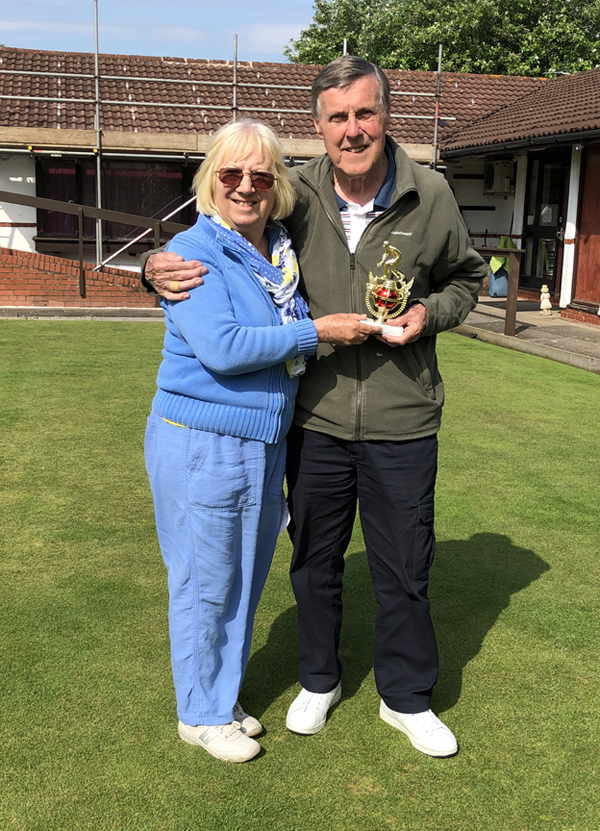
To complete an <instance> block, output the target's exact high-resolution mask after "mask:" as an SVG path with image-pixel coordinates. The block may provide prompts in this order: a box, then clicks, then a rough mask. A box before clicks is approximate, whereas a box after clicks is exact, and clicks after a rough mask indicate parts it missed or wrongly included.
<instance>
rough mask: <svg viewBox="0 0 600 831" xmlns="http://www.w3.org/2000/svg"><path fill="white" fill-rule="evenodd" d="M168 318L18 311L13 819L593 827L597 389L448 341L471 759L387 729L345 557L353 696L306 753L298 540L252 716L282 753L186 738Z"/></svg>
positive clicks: (446, 610) (451, 483) (8, 591)
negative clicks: (170, 542)
mask: <svg viewBox="0 0 600 831" xmlns="http://www.w3.org/2000/svg"><path fill="white" fill-rule="evenodd" d="M161 341H162V324H160V323H131V324H129V323H108V322H106V323H104V322H40V321H0V349H1V353H0V354H1V355H2V364H1V366H0V401H1V402H2V403H1V405H0V424H1V432H0V470H1V474H2V475H1V480H0V539H1V550H2V556H1V570H2V574H1V582H0V592H1V594H0V597H1V608H0V615H1V622H0V627H1V628H0V632H1V633H2V634H1V640H0V650H1V665H2V673H1V675H0V679H1V680H0V685H1V686H0V708H1V711H2V712H1V724H2V727H1V762H0V770H1V773H0V794H1V796H0V828H2V829H6V831H13V829H23V831H65V830H68V829H88V828H89V829H94V831H105V829H115V831H129V829H132V830H133V829H136V831H137V830H138V829H140V830H141V829H144V830H145V829H150V830H151V831H154V829H155V830H156V831H188V829H189V831H192V829H193V830H194V831H196V829H199V830H200V831H213V829H214V831H234V829H235V831H238V829H239V831H263V830H264V831H313V829H314V831H321V829H323V831H347V830H348V831H405V830H406V831H429V829H431V831H463V830H464V831H534V830H535V831H537V829H561V831H562V829H570V830H571V831H588V830H589V831H592V829H599V828H600V820H599V819H598V816H599V815H600V799H599V796H600V793H599V792H600V786H599V777H600V765H599V763H598V712H599V709H600V708H599V704H600V700H599V699H600V695H599V688H600V672H599V669H598V666H599V660H598V654H599V648H600V644H599V636H598V628H599V627H598V620H599V614H598V612H599V609H598V607H599V605H600V604H599V569H598V554H599V552H600V521H599V505H600V475H599V471H600V430H599V429H598V416H599V411H600V406H599V405H600V377H598V376H596V375H592V374H590V373H585V372H583V371H580V370H576V369H572V368H570V367H566V366H563V365H560V364H557V363H552V362H549V361H544V360H542V359H538V358H534V357H531V356H528V355H522V354H520V353H517V352H512V351H509V350H503V349H500V348H497V347H493V346H489V345H486V344H482V343H478V342H476V341H472V340H468V339H465V338H461V337H459V336H457V335H444V336H442V337H441V338H440V343H439V353H440V362H441V369H442V374H443V375H444V377H445V380H446V392H447V396H448V401H447V405H446V408H445V417H444V427H443V430H442V433H441V458H440V474H439V484H438V498H437V534H438V552H437V556H436V562H435V565H434V568H433V571H432V586H431V595H432V600H433V611H434V618H435V623H436V629H437V632H438V637H439V643H440V653H441V662H442V673H441V678H440V681H439V684H438V686H437V688H436V693H435V699H434V707H435V709H436V710H437V711H438V712H439V713H441V714H442V717H443V718H444V720H446V721H447V723H448V724H449V726H450V727H452V728H453V730H454V731H455V732H456V734H457V736H458V738H459V742H460V746H461V750H460V753H459V755H458V756H457V757H455V758H454V759H449V760H436V759H431V758H429V757H426V756H424V755H422V754H420V753H418V752H417V751H415V750H414V749H413V748H412V747H411V746H410V744H409V743H408V741H407V740H406V739H405V738H404V737H402V736H401V735H400V734H399V733H397V732H396V731H394V730H392V729H391V728H390V727H389V726H387V725H386V724H384V723H383V722H382V721H380V720H379V718H378V703H379V700H378V697H377V693H376V690H375V687H374V683H373V675H372V670H371V649H372V619H373V614H374V611H375V602H374V599H373V595H372V590H371V586H370V581H369V577H368V572H367V566H366V562H365V557H364V549H363V542H362V538H361V535H360V532H359V531H358V529H357V531H356V533H355V536H354V538H353V541H352V545H351V548H350V551H349V555H348V568H347V579H346V585H345V629H344V632H343V643H342V649H341V652H342V660H343V663H344V698H343V700H342V702H341V704H340V705H339V706H338V707H337V708H336V709H335V711H334V712H333V715H332V717H331V719H330V722H329V723H328V725H327V727H326V728H325V729H324V730H323V731H322V732H321V733H319V734H318V735H316V736H314V737H310V738H302V737H299V736H294V735H291V734H290V733H288V732H287V731H286V730H285V726H284V721H285V712H286V709H287V707H288V705H289V702H290V701H291V700H292V698H293V696H294V695H295V694H296V691H297V689H298V687H297V683H296V661H297V656H296V642H295V610H294V604H293V599H292V594H291V590H290V587H289V584H288V578H287V567H288V560H289V555H290V546H289V543H288V541H287V539H286V538H285V537H284V536H282V537H281V538H280V544H279V548H278V551H277V554H276V559H275V564H274V567H273V570H272V572H271V575H270V577H269V580H268V582H267V588H266V590H265V594H264V596H263V600H262V602H261V606H260V609H259V615H258V621H257V626H256V630H255V639H254V651H253V654H252V656H251V659H250V665H249V669H248V673H247V676H246V680H245V684H244V690H243V697H242V701H243V704H244V706H245V707H246V709H248V710H249V712H251V713H253V714H254V715H256V716H258V717H260V718H261V720H262V721H263V723H264V725H265V727H266V734H265V735H264V737H263V738H262V739H261V743H262V745H263V747H264V752H263V754H262V755H261V756H259V757H258V758H257V759H256V760H254V761H253V762H250V763H248V764H245V765H227V764H225V763H222V762H218V761H216V760H214V759H212V758H211V757H209V756H208V755H207V754H206V753H204V752H203V751H202V750H200V749H199V748H194V747H191V746H189V745H187V744H184V743H183V742H181V741H180V740H179V739H178V737H177V729H176V728H177V717H176V713H175V703H174V695H173V690H172V682H171V678H170V668H169V645H168V638H167V621H166V609H167V592H166V574H165V571H164V567H163V565H162V562H161V559H160V554H159V551H158V546H157V542H156V537H155V530H154V523H153V516H152V506H151V500H150V494H149V489H148V485H147V481H146V477H145V472H144V466H143V455H142V441H143V432H144V422H145V417H146V415H147V412H148V409H149V405H150V400H151V397H152V394H153V387H154V378H155V373H156V368H157V365H158V362H159V360H160V344H161Z"/></svg>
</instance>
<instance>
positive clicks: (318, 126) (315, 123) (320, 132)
mask: <svg viewBox="0 0 600 831" xmlns="http://www.w3.org/2000/svg"><path fill="white" fill-rule="evenodd" d="M313 124H314V125H315V130H316V131H317V135H318V136H321V137H322V136H323V130H321V127H320V125H319V122H318V121H317V119H316V118H313Z"/></svg>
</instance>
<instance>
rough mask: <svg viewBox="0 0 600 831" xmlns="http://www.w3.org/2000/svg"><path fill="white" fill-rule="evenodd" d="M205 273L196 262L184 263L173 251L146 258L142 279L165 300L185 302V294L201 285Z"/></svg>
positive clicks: (186, 297) (187, 296)
mask: <svg viewBox="0 0 600 831" xmlns="http://www.w3.org/2000/svg"><path fill="white" fill-rule="evenodd" d="M207 271H208V269H207V268H205V267H204V266H203V265H202V263H200V262H198V260H188V261H186V260H184V259H183V257H180V256H179V254H175V252H174V251H163V252H161V253H159V254H152V255H151V256H150V257H148V259H147V260H146V265H145V268H144V277H145V278H146V280H147V281H148V282H149V283H150V285H151V286H153V287H154V288H155V289H156V291H157V293H158V294H160V296H161V297H164V298H165V299H166V300H187V299H188V298H189V294H187V292H188V291H189V290H190V289H195V288H196V286H201V285H202V283H203V280H202V275H204V274H206V272H207Z"/></svg>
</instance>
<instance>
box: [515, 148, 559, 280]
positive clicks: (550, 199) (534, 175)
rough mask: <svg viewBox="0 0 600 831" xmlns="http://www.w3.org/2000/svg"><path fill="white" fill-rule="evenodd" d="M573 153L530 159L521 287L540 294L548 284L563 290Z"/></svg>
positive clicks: (533, 155)
mask: <svg viewBox="0 0 600 831" xmlns="http://www.w3.org/2000/svg"><path fill="white" fill-rule="evenodd" d="M570 160H571V157H570V154H569V153H568V152H565V151H562V152H560V151H559V152H557V151H552V152H548V151H546V152H543V153H535V154H531V155H530V156H529V165H528V171H527V192H526V197H525V208H526V210H525V223H524V226H523V247H524V248H525V256H524V257H523V259H522V265H521V276H520V278H519V285H520V287H522V288H523V289H527V290H529V291H539V290H540V289H541V287H542V285H544V284H546V285H547V286H548V288H549V289H550V292H551V293H553V294H555V293H557V292H558V291H559V288H560V286H559V282H560V269H561V265H562V252H563V238H564V222H565V216H566V197H567V191H568V176H569V167H570Z"/></svg>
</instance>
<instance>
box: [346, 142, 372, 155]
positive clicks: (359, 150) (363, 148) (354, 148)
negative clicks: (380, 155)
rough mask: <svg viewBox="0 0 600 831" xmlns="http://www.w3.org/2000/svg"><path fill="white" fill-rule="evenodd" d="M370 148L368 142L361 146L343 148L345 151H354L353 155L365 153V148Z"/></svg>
mask: <svg viewBox="0 0 600 831" xmlns="http://www.w3.org/2000/svg"><path fill="white" fill-rule="evenodd" d="M368 149H369V145H368V144H363V145H361V146H360V147H343V148H342V150H343V151H344V153H352V154H353V155H358V154H359V153H364V152H365V150H368Z"/></svg>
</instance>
